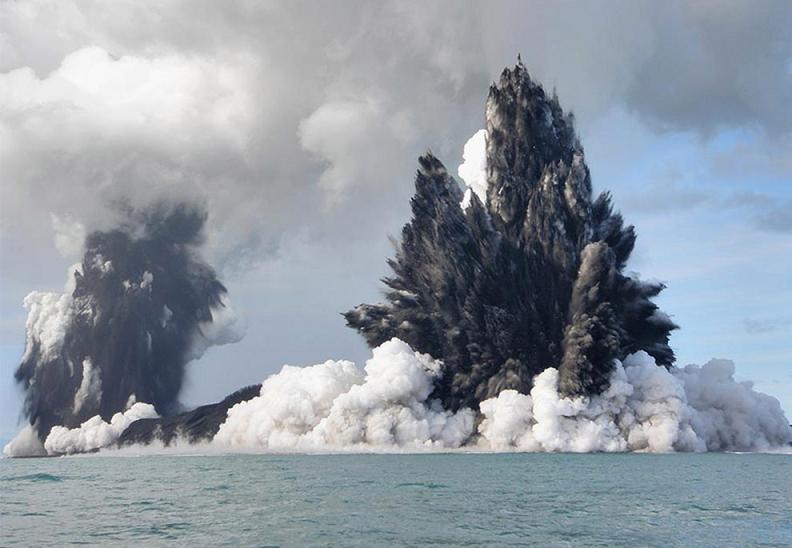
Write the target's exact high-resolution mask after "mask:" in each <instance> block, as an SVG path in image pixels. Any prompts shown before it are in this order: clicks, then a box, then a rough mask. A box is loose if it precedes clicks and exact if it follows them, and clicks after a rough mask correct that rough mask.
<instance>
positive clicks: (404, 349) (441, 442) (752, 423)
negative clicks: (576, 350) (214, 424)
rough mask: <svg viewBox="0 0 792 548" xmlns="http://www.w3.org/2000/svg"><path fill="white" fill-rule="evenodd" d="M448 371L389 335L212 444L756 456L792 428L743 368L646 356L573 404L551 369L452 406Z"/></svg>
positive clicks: (241, 418) (233, 423) (297, 382)
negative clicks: (744, 378)
mask: <svg viewBox="0 0 792 548" xmlns="http://www.w3.org/2000/svg"><path fill="white" fill-rule="evenodd" d="M443 369H444V368H443V364H442V363H441V362H438V361H435V360H433V359H431V358H430V357H429V356H427V355H425V354H420V353H417V352H415V351H414V350H412V349H411V348H410V347H409V346H408V345H407V344H405V343H404V342H402V341H400V340H398V339H392V340H390V341H386V342H385V343H383V344H382V345H380V346H378V347H376V348H374V349H373V355H372V358H371V359H370V360H369V361H368V362H367V363H366V366H365V371H364V372H360V371H359V370H358V369H357V368H356V367H355V366H354V365H353V364H352V363H350V362H346V361H328V362H325V363H322V364H319V365H314V366H310V367H304V368H299V367H291V366H284V367H283V369H282V370H281V371H280V372H279V373H277V374H275V375H272V376H271V377H269V378H268V379H266V380H265V381H264V383H263V384H262V386H261V390H260V393H259V395H258V396H257V397H255V398H252V399H250V400H248V401H244V402H241V403H238V404H237V405H235V406H234V407H232V408H231V409H230V411H229V412H228V418H227V420H226V421H225V422H224V423H223V424H222V425H221V426H220V429H219V432H218V434H217V435H216V436H215V438H214V443H215V444H216V445H218V446H220V447H221V448H224V449H245V450H250V449H252V450H256V449H258V450H270V451H295V450H297V451H316V450H318V451H326V450H332V451H349V450H353V451H354V450H358V451H360V450H362V451H368V450H380V451H389V450H438V449H439V450H449V449H458V448H461V449H463V450H473V451H476V450H484V451H547V452H551V451H565V452H593V451H600V452H621V451H647V452H668V451H757V450H768V449H771V448H775V447H779V446H783V445H784V444H785V443H787V442H789V441H790V440H792V430H790V428H789V424H788V422H787V420H786V417H785V416H784V413H783V412H782V411H781V407H780V404H779V403H778V400H776V399H775V398H772V397H770V396H767V395H765V394H761V393H758V392H756V391H754V390H753V388H752V386H751V384H750V383H747V382H743V383H740V382H736V381H735V379H734V364H733V363H732V362H730V361H727V360H712V361H710V362H709V363H707V364H705V365H704V366H702V367H699V366H696V365H689V366H687V367H685V368H683V369H671V370H670V371H669V370H667V369H666V368H664V367H658V366H657V363H656V362H655V360H654V358H652V357H651V356H649V355H648V354H647V353H645V352H643V351H641V352H638V353H635V354H631V355H630V356H628V357H627V358H626V359H625V360H624V363H623V364H622V362H619V361H617V362H615V364H614V366H613V368H612V371H611V373H610V375H609V377H608V382H607V388H606V389H605V390H604V391H602V393H600V394H597V395H594V396H573V397H570V396H564V395H562V393H561V380H560V374H559V370H558V369H556V368H549V369H545V370H544V371H543V372H542V373H540V374H539V375H538V376H537V377H536V378H535V379H534V382H533V388H532V390H531V392H530V394H521V393H519V392H517V391H516V390H504V391H502V392H500V394H499V395H498V396H497V397H495V398H490V399H487V400H485V401H483V402H481V405H480V407H479V408H478V409H476V411H480V414H479V418H480V419H481V420H480V421H478V426H477V427H476V423H477V420H476V413H474V411H473V410H471V409H469V408H461V409H460V410H458V411H456V412H452V411H448V410H445V409H443V407H442V406H441V404H440V401H439V400H437V399H434V398H433V397H432V396H431V394H432V391H433V387H434V385H435V384H436V383H437V380H438V378H442V375H443Z"/></svg>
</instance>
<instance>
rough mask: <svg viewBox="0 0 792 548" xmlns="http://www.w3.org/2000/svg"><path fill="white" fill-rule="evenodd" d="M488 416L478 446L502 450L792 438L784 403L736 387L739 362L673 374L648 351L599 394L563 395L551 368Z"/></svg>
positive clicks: (720, 445)
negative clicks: (523, 391)
mask: <svg viewBox="0 0 792 548" xmlns="http://www.w3.org/2000/svg"><path fill="white" fill-rule="evenodd" d="M481 412H482V415H483V416H484V420H483V421H482V423H481V425H480V427H479V432H480V433H481V439H480V440H479V444H480V446H483V447H486V448H488V449H495V450H507V451H508V450H517V451H569V452H592V451H608V452H611V451H649V452H669V451H765V450H768V449H771V448H773V447H778V446H782V445H784V444H785V443H787V442H789V441H790V439H792V431H791V430H790V427H789V423H788V422H787V420H786V417H785V416H784V413H783V411H782V410H781V406H780V404H779V402H778V400H776V399H775V398H772V397H770V396H767V395H765V394H761V393H759V392H756V391H754V390H753V387H752V385H751V383H748V382H745V383H740V382H736V381H735V380H734V364H733V363H732V362H730V361H728V360H712V361H710V362H708V363H707V364H705V365H704V366H702V367H699V366H697V365H689V366H687V367H685V368H684V369H674V370H672V371H670V372H669V371H668V370H666V369H665V368H663V367H658V366H657V365H656V364H655V362H654V360H653V359H652V358H651V357H650V356H649V355H648V354H646V353H645V352H638V353H636V354H633V355H631V356H629V357H628V358H627V359H626V360H625V361H624V364H623V365H622V364H620V363H617V365H616V368H615V369H614V371H613V373H612V375H611V379H610V386H609V387H608V389H607V390H606V391H605V392H604V393H602V394H601V395H599V396H595V397H592V398H574V399H570V398H562V397H560V396H559V394H558V371H557V370H556V369H547V370H546V371H544V372H542V373H541V374H540V375H537V377H536V379H535V381H534V388H533V389H532V390H531V394H530V396H528V395H524V394H518V393H517V392H515V391H514V390H506V391H504V392H501V394H500V395H499V396H498V397H497V398H492V399H489V400H487V401H484V402H482V403H481Z"/></svg>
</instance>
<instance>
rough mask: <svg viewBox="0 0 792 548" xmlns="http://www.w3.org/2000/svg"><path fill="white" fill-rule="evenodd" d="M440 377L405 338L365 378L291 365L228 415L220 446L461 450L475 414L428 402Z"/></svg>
mask: <svg viewBox="0 0 792 548" xmlns="http://www.w3.org/2000/svg"><path fill="white" fill-rule="evenodd" d="M438 374H440V364H439V362H436V361H434V360H432V359H431V358H430V357H429V356H427V355H424V354H419V353H416V352H413V350H412V349H411V348H410V347H409V346H408V345H407V344H406V343H404V342H402V341H400V340H398V339H393V340H391V341H388V342H386V343H384V344H382V345H380V346H379V347H377V348H375V349H374V350H373V356H372V358H371V359H370V360H368V361H367V362H366V366H365V372H364V373H361V372H360V371H358V369H357V368H356V367H355V365H354V364H353V363H351V362H348V361H327V362H325V363H323V364H319V365H314V366H311V367H306V368H299V367H291V366H288V365H287V366H284V367H283V369H282V370H281V371H280V373H277V374H276V375H273V376H271V377H269V378H268V379H267V380H265V381H264V383H263V385H262V387H261V395H260V396H258V397H256V398H253V399H252V400H249V401H246V402H242V403H239V404H237V405H235V406H234V407H232V408H231V409H230V410H229V412H228V419H227V420H226V421H225V423H223V425H221V427H220V431H219V432H218V433H217V436H215V438H214V440H215V442H216V443H218V444H222V445H225V446H227V447H229V448H261V449H273V450H290V449H291V450H295V449H296V450H311V449H324V448H327V449H340V450H343V449H352V450H354V449H366V448H394V447H399V448H410V449H422V448H423V449H429V448H454V447H459V446H460V445H462V443H464V442H465V441H466V440H467V439H468V438H469V437H470V434H471V433H472V431H473V420H474V414H473V412H472V411H471V410H469V409H463V410H460V411H459V412H458V413H451V412H449V411H445V410H443V409H442V408H441V407H440V405H439V403H437V402H432V401H428V397H429V394H430V393H431V392H432V389H433V386H434V382H433V381H434V379H435V378H436V377H437V375H438Z"/></svg>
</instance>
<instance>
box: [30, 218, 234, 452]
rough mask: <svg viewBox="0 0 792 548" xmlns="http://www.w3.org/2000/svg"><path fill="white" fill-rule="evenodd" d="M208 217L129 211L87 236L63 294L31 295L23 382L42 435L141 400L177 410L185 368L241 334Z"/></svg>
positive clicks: (162, 409) (36, 427) (161, 411)
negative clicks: (202, 250)
mask: <svg viewBox="0 0 792 548" xmlns="http://www.w3.org/2000/svg"><path fill="white" fill-rule="evenodd" d="M206 217H207V214H206V212H205V211H204V210H203V209H202V208H198V207H195V206H188V205H183V204H181V205H176V206H171V205H158V206H154V207H151V208H150V209H147V210H144V211H137V212H129V213H128V221H127V222H126V223H125V224H124V225H123V226H121V227H119V228H117V229H114V230H109V231H97V232H93V233H91V234H90V235H88V237H87V238H86V241H85V255H84V257H83V260H82V263H81V264H79V265H77V266H76V267H74V269H73V273H72V276H73V279H71V280H70V284H69V285H70V286H71V287H69V288H68V290H67V292H66V293H65V294H55V293H42V292H33V293H31V294H30V295H28V296H27V297H26V298H25V306H26V307H27V309H28V311H29V312H28V319H27V342H26V348H25V353H24V356H23V357H22V361H21V363H20V365H19V368H18V369H17V371H16V379H17V381H18V382H20V383H21V384H22V385H23V387H24V389H25V414H26V416H27V418H28V420H29V422H30V424H31V425H32V428H33V430H34V431H35V433H36V434H37V436H38V438H39V439H40V440H41V441H44V440H45V438H46V437H47V435H48V434H49V433H50V431H51V430H52V428H53V427H55V426H64V427H70V428H74V427H77V426H79V425H80V424H81V423H83V422H84V421H86V420H87V419H89V418H91V417H95V416H97V415H98V416H99V417H101V419H103V420H104V421H109V420H110V419H111V417H113V415H114V414H116V413H119V412H123V411H125V410H126V409H127V408H129V407H131V406H132V405H133V404H134V403H135V402H136V401H137V402H147V403H148V404H151V405H153V408H154V409H155V410H156V412H157V413H159V414H169V413H173V412H175V411H177V410H178V400H177V398H178V395H179V391H180V390H181V387H182V382H183V380H184V374H185V365H186V364H187V363H188V362H189V361H190V360H191V359H194V358H196V357H198V356H200V355H201V354H202V353H203V351H204V350H205V349H206V348H207V347H208V346H209V345H211V344H223V343H225V342H232V341H234V340H237V339H238V335H239V333H238V332H237V328H236V324H235V321H234V320H235V317H234V314H233V310H232V309H231V308H230V307H228V304H227V303H226V302H225V295H226V289H225V287H223V285H222V284H221V283H220V282H219V281H218V279H217V276H216V274H215V272H214V271H213V269H212V268H211V267H210V266H209V265H207V264H206V263H205V262H204V261H203V260H202V259H201V257H200V256H199V254H198V246H199V245H200V244H201V242H202V233H203V226H204V224H205V221H206ZM138 405H140V404H138ZM151 414H152V413H151V412H150V411H149V412H147V413H143V414H140V413H133V415H134V416H135V418H138V417H140V416H151ZM97 420H98V419H97ZM100 422H101V421H100ZM117 434H120V432H117ZM117 434H116V435H117Z"/></svg>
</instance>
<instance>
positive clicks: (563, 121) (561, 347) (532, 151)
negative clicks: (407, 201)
mask: <svg viewBox="0 0 792 548" xmlns="http://www.w3.org/2000/svg"><path fill="white" fill-rule="evenodd" d="M486 118H487V141H486V163H487V167H486V184H487V188H486V203H482V200H480V199H479V197H478V196H477V195H476V194H475V193H470V194H469V195H466V196H465V197H464V198H465V199H464V202H463V206H462V207H460V202H462V201H463V193H462V190H461V189H460V186H459V185H458V184H457V182H456V181H455V180H454V179H453V178H452V177H451V176H449V175H448V173H447V171H446V169H445V167H444V166H443V164H442V163H441V162H440V161H439V160H438V159H437V158H435V157H434V156H433V155H432V154H431V153H429V154H427V155H426V156H424V157H422V158H420V160H419V164H420V167H419V170H418V174H417V177H416V181H415V188H416V193H415V196H414V197H413V199H412V212H413V219H412V220H411V221H410V223H408V224H407V225H406V226H405V227H404V229H403V232H402V239H401V242H400V244H399V245H398V246H397V252H396V257H395V258H394V259H392V260H389V261H388V264H389V265H390V267H391V268H392V269H393V272H394V275H393V276H391V277H388V278H385V279H384V280H383V281H384V283H385V285H386V286H387V287H388V290H387V292H386V299H387V302H386V303H383V304H362V305H360V306H358V307H356V308H354V309H353V310H351V311H349V312H347V313H346V314H345V317H346V320H347V323H348V325H349V326H351V327H353V328H355V329H357V330H358V331H359V332H360V333H361V334H362V335H363V336H364V337H365V338H366V341H367V342H368V344H369V345H370V346H371V347H376V346H378V345H380V344H382V343H384V342H385V341H387V340H389V339H391V338H392V337H398V338H400V339H402V340H404V341H406V342H407V343H408V344H409V345H410V346H411V347H412V348H414V349H415V350H416V351H418V352H423V353H427V354H429V355H431V356H432V357H434V358H436V359H442V360H443V362H444V363H445V374H444V376H443V377H442V378H441V379H440V380H438V382H437V385H436V388H435V394H434V395H435V396H436V397H438V398H440V399H441V400H442V402H443V404H444V406H445V407H446V408H448V409H452V410H456V409H460V408H462V407H472V408H476V407H478V404H479V403H480V402H482V401H484V400H486V399H488V398H491V397H494V396H497V395H498V394H499V393H500V392H501V391H503V390H505V389H515V390H518V391H519V392H521V393H524V394H527V393H529V391H530V390H531V387H532V383H533V379H534V377H535V376H536V375H538V374H539V373H541V372H542V371H544V370H545V369H547V368H550V367H555V368H558V370H559V388H560V391H561V393H562V394H564V395H588V394H594V393H599V392H600V391H601V390H602V389H603V388H604V387H605V386H606V385H607V383H608V379H609V377H610V374H611V372H612V370H613V367H614V365H613V364H614V360H615V359H620V360H621V359H624V358H625V357H626V356H627V355H629V354H632V353H634V352H637V351H639V350H644V351H646V352H647V353H648V354H650V355H651V356H652V357H653V358H654V359H655V360H656V362H657V363H658V364H660V365H663V366H666V367H670V366H671V365H672V364H673V362H674V353H673V351H672V350H671V348H670V347H669V346H668V338H669V333H670V332H671V331H672V330H673V329H675V328H676V325H674V323H673V322H672V321H671V320H670V319H669V318H668V316H667V315H665V314H663V313H662V312H660V311H659V310H658V307H657V306H656V305H655V304H654V303H652V301H651V299H652V298H653V297H655V296H657V295H658V294H659V293H660V291H661V290H662V289H663V285H662V284H659V283H648V282H643V281H639V280H637V279H635V278H632V277H630V276H628V275H625V274H624V273H623V270H624V267H625V264H626V262H627V260H628V258H629V256H630V253H631V252H632V250H633V246H634V245H635V238H636V236H635V231H634V230H633V227H632V226H624V222H623V219H622V217H621V215H620V214H618V213H615V212H614V211H613V210H612V206H611V199H610V196H609V195H608V194H607V193H605V194H602V195H600V196H599V197H597V198H596V199H595V200H592V190H591V179H590V176H589V170H588V168H587V167H586V164H585V161H584V156H583V149H582V147H581V145H580V142H579V141H578V138H577V136H576V134H575V131H574V127H573V118H572V116H571V115H569V114H565V113H564V112H563V111H562V109H561V107H560V106H559V104H558V100H557V98H556V97H555V96H552V97H550V96H548V95H547V94H546V93H545V91H544V90H543V89H542V87H541V86H540V85H538V84H537V83H535V82H533V81H532V80H531V78H530V77H529V75H528V72H527V71H526V69H525V67H524V66H523V65H522V63H521V62H519V63H518V64H517V66H516V67H515V68H514V69H511V70H509V69H507V70H505V71H504V72H503V73H502V75H501V78H500V82H499V83H498V84H497V85H493V86H492V87H491V88H490V93H489V98H488V100H487V106H486Z"/></svg>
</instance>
